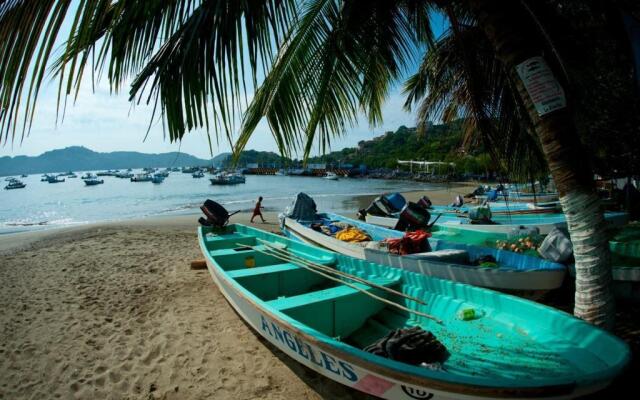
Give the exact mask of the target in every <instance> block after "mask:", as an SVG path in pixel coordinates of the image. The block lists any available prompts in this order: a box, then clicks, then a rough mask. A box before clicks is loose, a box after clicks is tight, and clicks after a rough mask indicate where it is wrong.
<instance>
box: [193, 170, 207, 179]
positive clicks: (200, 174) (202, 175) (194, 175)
mask: <svg viewBox="0 0 640 400" xmlns="http://www.w3.org/2000/svg"><path fill="white" fill-rule="evenodd" d="M191 177H192V178H204V172H202V171H196V172H194V173H193V174H191Z"/></svg>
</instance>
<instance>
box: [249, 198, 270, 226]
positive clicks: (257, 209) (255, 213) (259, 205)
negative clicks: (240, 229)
mask: <svg viewBox="0 0 640 400" xmlns="http://www.w3.org/2000/svg"><path fill="white" fill-rule="evenodd" d="M261 208H264V207H262V196H260V197H258V201H257V202H256V207H255V208H254V209H253V215H252V216H251V223H253V219H254V218H255V217H257V216H260V219H261V220H262V223H263V224H264V223H265V222H267V221H265V220H264V217H263V216H262V212H261V211H260V209H261Z"/></svg>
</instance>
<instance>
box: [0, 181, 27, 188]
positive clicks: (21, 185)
mask: <svg viewBox="0 0 640 400" xmlns="http://www.w3.org/2000/svg"><path fill="white" fill-rule="evenodd" d="M26 186H27V185H26V184H25V183H23V182H22V181H20V180H18V179H15V178H12V179H10V180H9V183H8V184H7V186H5V187H4V188H5V190H13V189H22V188H25V187H26Z"/></svg>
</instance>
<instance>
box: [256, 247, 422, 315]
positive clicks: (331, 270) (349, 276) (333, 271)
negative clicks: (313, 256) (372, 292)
mask: <svg viewBox="0 0 640 400" xmlns="http://www.w3.org/2000/svg"><path fill="white" fill-rule="evenodd" d="M258 241H260V242H262V243H263V244H264V245H265V246H267V247H268V248H270V250H271V251H274V252H279V253H281V254H283V255H285V256H288V257H291V258H294V259H297V260H298V261H299V262H302V263H306V264H308V265H310V266H312V267H313V268H318V269H320V270H323V271H325V272H329V273H331V274H336V275H340V276H343V277H345V278H347V279H351V280H353V281H356V282H359V283H364V284H365V285H368V286H371V287H374V288H376V289H380V290H384V291H387V292H389V293H392V294H395V295H397V296H400V297H404V298H405V299H408V300H411V301H415V302H416V303H420V304H422V305H425V306H426V305H427V303H425V302H424V301H423V300H421V299H419V298H417V297H413V296H409V295H407V294H404V293H402V292H399V291H397V290H395V289H391V288H389V287H386V286H382V285H378V284H376V283H373V282H371V281H368V280H366V279H364V278H360V277H359V276H357V275H353V274H350V273H348V272H344V271H339V270H337V269H334V268H331V267H328V266H326V265H322V264H318V263H314V262H313V261H309V260H307V259H305V258H303V257H300V256H298V255H296V254H293V253H291V252H288V251H286V250H284V248H279V247H277V246H274V245H272V244H271V243H269V242H267V241H266V240H262V239H258Z"/></svg>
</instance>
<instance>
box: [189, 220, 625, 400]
mask: <svg viewBox="0 0 640 400" xmlns="http://www.w3.org/2000/svg"><path fill="white" fill-rule="evenodd" d="M198 241H199V244H200V248H201V251H202V253H203V255H204V257H205V260H206V263H207V266H208V269H209V272H210V274H211V276H212V278H213V280H214V282H215V284H216V285H217V286H218V288H219V289H220V292H221V293H222V294H223V295H224V296H225V298H226V299H227V301H228V302H229V303H230V304H231V306H232V307H233V308H234V309H235V311H236V312H237V313H238V315H239V316H240V317H242V318H243V319H244V320H245V321H246V322H247V323H248V324H249V325H250V326H251V327H252V328H253V329H254V330H255V331H256V332H257V333H259V334H260V335H261V336H263V337H264V338H265V339H266V340H267V341H269V342H270V343H271V344H272V345H274V346H276V347H277V348H278V349H279V350H281V351H282V352H284V354H286V355H287V356H289V357H291V358H292V359H293V360H295V361H297V362H299V363H301V364H303V365H304V366H306V367H308V368H311V369H313V370H314V371H317V372H319V373H320V374H322V375H324V376H326V377H328V378H330V379H332V380H334V381H336V382H339V383H341V384H343V385H346V386H349V387H351V388H354V389H356V390H360V391H362V392H365V393H369V394H371V395H374V396H377V397H380V398H385V399H432V398H433V399H460V398H464V399H489V398H508V399H514V398H529V399H569V398H576V397H580V396H584V395H587V394H590V393H593V392H595V391H598V390H600V389H603V388H604V387H606V386H607V385H609V384H610V383H611V381H612V380H613V378H614V377H615V376H617V375H618V374H619V373H620V372H621V371H622V369H623V368H624V367H625V366H626V365H627V364H628V362H629V359H630V352H629V348H628V346H627V345H626V344H625V343H624V342H623V341H621V340H620V339H618V338H616V337H615V336H613V335H611V334H609V333H607V332H605V331H603V330H600V329H598V328H596V327H594V326H592V325H589V324H587V323H586V322H584V321H581V320H579V319H576V318H574V317H572V316H570V315H569V314H566V313H563V312H560V311H557V310H554V309H552V308H550V307H546V306H543V305H540V304H537V303H533V302H530V301H527V300H524V299H521V298H517V297H513V296H510V295H505V294H501V293H498V292H494V291H491V290H488V289H482V288H478V287H473V286H470V285H465V284H460V283H456V282H453V281H450V280H443V279H438V278H434V277H429V276H426V275H423V274H417V273H413V272H408V271H405V270H402V269H398V268H392V267H388V266H383V265H380V264H375V263H372V262H367V261H364V260H358V259H355V258H352V257H348V256H345V255H341V254H336V253H333V252H329V251H325V250H321V249H319V248H317V247H314V246H311V245H308V244H304V243H301V242H297V241H293V240H290V239H287V238H285V237H282V236H279V235H275V234H270V233H267V232H264V231H261V230H258V229H254V228H251V227H247V226H243V225H230V226H226V227H224V228H211V227H200V228H199V230H198ZM212 312H215V310H212ZM407 332H413V333H415V334H416V335H420V337H425V336H426V337H428V338H429V341H427V342H424V345H423V346H422V347H421V349H425V346H426V347H427V348H429V349H432V350H433V351H429V352H426V353H425V352H420V356H418V355H417V352H411V353H410V354H411V355H415V358H414V357H413V356H412V357H411V358H410V359H407V358H404V357H400V356H398V357H395V356H393V355H391V356H389V354H387V353H385V351H379V350H378V349H380V343H386V342H385V340H386V339H387V338H389V337H390V336H394V335H404V334H406V333H407ZM384 349H386V347H384ZM442 349H446V350H442ZM367 350H368V351H367ZM238 351H239V352H243V350H242V349H238ZM427 357H428V359H427Z"/></svg>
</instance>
